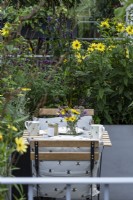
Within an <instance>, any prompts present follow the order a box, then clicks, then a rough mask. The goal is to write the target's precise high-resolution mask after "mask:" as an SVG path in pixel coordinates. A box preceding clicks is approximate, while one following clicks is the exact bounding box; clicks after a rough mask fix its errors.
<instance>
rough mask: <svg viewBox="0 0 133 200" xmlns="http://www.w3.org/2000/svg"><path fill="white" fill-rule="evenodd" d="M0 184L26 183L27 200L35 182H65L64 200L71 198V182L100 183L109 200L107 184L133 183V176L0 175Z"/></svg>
mask: <svg viewBox="0 0 133 200" xmlns="http://www.w3.org/2000/svg"><path fill="white" fill-rule="evenodd" d="M0 184H4V185H9V186H10V185H13V184H22V185H24V184H26V185H28V200H33V185H36V184H49V185H50V184H66V186H67V187H66V188H67V189H66V200H71V184H101V185H103V186H104V188H103V200H109V185H110V184H133V177H124V178H123V177H119V178H116V177H115V178H114V177H111V178H107V177H106V178H105V177H104V178H102V177H100V178H97V177H96V178H91V177H84V178H82V177H39V178H38V177H32V178H28V177H26V178H22V177H17V178H14V177H13V178H10V177H0Z"/></svg>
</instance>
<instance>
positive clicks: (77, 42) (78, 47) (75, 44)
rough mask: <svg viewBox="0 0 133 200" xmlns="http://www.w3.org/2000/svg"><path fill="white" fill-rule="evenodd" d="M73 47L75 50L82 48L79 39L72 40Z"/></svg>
mask: <svg viewBox="0 0 133 200" xmlns="http://www.w3.org/2000/svg"><path fill="white" fill-rule="evenodd" d="M72 48H73V49H74V50H80V49H81V43H80V42H79V41H78V40H74V41H73V42H72Z"/></svg>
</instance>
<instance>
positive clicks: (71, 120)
mask: <svg viewBox="0 0 133 200" xmlns="http://www.w3.org/2000/svg"><path fill="white" fill-rule="evenodd" d="M76 120H77V118H76V116H71V117H65V121H67V122H74V121H76Z"/></svg>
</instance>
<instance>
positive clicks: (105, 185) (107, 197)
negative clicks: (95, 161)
mask: <svg viewBox="0 0 133 200" xmlns="http://www.w3.org/2000/svg"><path fill="white" fill-rule="evenodd" d="M103 199H104V200H109V184H104V197H103Z"/></svg>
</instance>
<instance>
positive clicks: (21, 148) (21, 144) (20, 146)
mask: <svg viewBox="0 0 133 200" xmlns="http://www.w3.org/2000/svg"><path fill="white" fill-rule="evenodd" d="M15 142H16V145H17V147H16V150H17V151H18V152H19V153H21V154H23V153H24V152H26V150H27V145H26V144H25V141H24V139H23V137H20V138H18V137H17V138H15Z"/></svg>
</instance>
